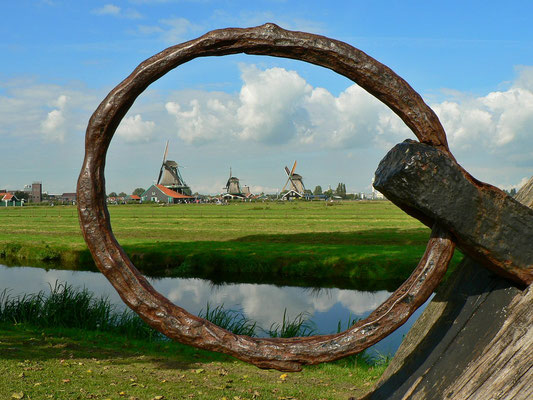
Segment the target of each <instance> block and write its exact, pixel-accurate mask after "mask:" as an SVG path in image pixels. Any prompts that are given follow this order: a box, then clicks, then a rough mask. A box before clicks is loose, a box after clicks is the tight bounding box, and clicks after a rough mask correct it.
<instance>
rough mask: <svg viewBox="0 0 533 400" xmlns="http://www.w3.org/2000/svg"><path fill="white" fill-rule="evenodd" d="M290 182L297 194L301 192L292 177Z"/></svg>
mask: <svg viewBox="0 0 533 400" xmlns="http://www.w3.org/2000/svg"><path fill="white" fill-rule="evenodd" d="M289 180H290V181H291V185H292V188H293V189H294V191H295V192H299V191H298V188H297V187H296V183H294V181H293V180H292V176H291V177H289Z"/></svg>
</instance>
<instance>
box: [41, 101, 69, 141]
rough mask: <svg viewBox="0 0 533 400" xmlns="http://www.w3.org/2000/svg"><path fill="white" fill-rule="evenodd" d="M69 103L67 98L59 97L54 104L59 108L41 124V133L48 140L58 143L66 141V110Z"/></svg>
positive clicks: (51, 112) (49, 114)
mask: <svg viewBox="0 0 533 400" xmlns="http://www.w3.org/2000/svg"><path fill="white" fill-rule="evenodd" d="M67 101H68V98H67V96H65V95H61V96H59V97H58V98H57V100H56V101H55V102H54V105H55V106H56V107H57V108H56V109H54V110H52V111H50V112H49V113H48V114H47V116H46V119H45V120H44V121H42V122H41V132H42V133H43V135H44V137H45V138H46V139H48V140H51V141H58V142H62V141H64V140H65V134H66V128H65V116H64V110H65V107H66V105H67Z"/></svg>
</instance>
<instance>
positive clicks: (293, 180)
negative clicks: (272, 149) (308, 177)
mask: <svg viewBox="0 0 533 400" xmlns="http://www.w3.org/2000/svg"><path fill="white" fill-rule="evenodd" d="M295 170H296V161H294V164H293V166H292V169H291V170H289V168H288V167H287V166H285V173H286V174H287V177H288V178H287V182H285V185H284V186H283V189H281V191H282V192H284V191H285V188H287V185H288V184H289V182H290V186H289V191H291V190H292V191H294V193H295V194H296V195H297V196H298V197H302V196H303V195H304V192H305V186H304V182H303V178H302V176H301V175H299V174H296V173H294V171H295Z"/></svg>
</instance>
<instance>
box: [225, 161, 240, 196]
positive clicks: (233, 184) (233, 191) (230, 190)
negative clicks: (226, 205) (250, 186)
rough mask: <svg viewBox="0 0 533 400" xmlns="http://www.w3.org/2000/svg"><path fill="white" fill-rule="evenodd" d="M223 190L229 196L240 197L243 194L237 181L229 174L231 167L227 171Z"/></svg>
mask: <svg viewBox="0 0 533 400" xmlns="http://www.w3.org/2000/svg"><path fill="white" fill-rule="evenodd" d="M224 189H225V190H226V194H229V195H231V196H242V194H243V193H242V190H241V186H240V184H239V179H238V178H236V177H234V176H232V174H231V167H230V169H229V178H228V182H226V187H225V188H224Z"/></svg>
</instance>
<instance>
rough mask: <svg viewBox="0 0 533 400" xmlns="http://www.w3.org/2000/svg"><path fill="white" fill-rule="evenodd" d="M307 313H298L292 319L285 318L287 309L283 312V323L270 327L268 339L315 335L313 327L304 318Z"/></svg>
mask: <svg viewBox="0 0 533 400" xmlns="http://www.w3.org/2000/svg"><path fill="white" fill-rule="evenodd" d="M308 316H309V315H308V314H307V313H300V314H298V315H297V316H296V317H295V318H294V319H292V320H291V319H289V318H288V317H287V309H285V310H284V311H283V321H282V322H281V324H280V323H274V324H272V325H270V329H269V330H268V332H267V333H268V335H269V336H270V337H280V338H289V337H296V336H311V335H312V334H313V333H315V330H316V328H315V326H314V325H313V324H312V323H311V322H310V321H309V320H308V319H307V318H306V317H308Z"/></svg>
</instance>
